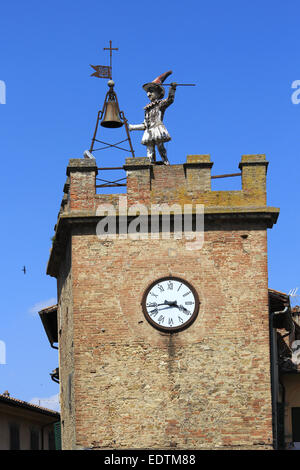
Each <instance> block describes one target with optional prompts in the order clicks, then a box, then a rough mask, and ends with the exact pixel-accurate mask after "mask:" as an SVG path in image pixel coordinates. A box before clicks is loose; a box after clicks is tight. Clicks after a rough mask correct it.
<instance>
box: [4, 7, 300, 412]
mask: <svg viewBox="0 0 300 470" xmlns="http://www.w3.org/2000/svg"><path fill="white" fill-rule="evenodd" d="M299 17H300V4H299V2H298V1H297V0H286V1H285V2H282V1H281V0H280V1H279V0H254V1H251V2H249V1H246V0H228V1H226V2H225V1H224V0H217V1H213V0H212V1H210V2H207V1H202V0H186V1H185V2H182V1H179V0H173V1H172V2H168V1H166V2H161V1H157V0H152V1H151V2H141V1H137V0H131V1H129V2H124V1H119V0H116V1H115V2H104V1H102V2H100V1H95V0H84V1H82V0H76V2H74V1H69V0H61V1H57V0H53V1H52V2H41V1H36V0H28V1H27V2H24V1H21V0H19V1H15V0H12V1H11V2H3V3H2V5H1V12H0V58H1V60H0V80H2V81H4V82H5V84H6V92H7V94H6V104H0V158H1V160H0V161H1V185H0V192H1V200H2V215H1V226H2V230H1V245H0V246H1V248H0V249H1V266H2V272H1V288H2V302H1V327H0V340H1V341H4V342H5V344H6V356H7V357H6V360H7V363H6V364H5V365H4V364H3V365H1V364H0V393H2V392H3V391H4V390H6V389H8V390H9V392H10V393H11V395H12V396H14V397H17V398H20V399H23V400H28V401H29V400H32V399H33V398H39V399H41V400H42V403H43V404H45V402H44V401H43V399H46V398H49V397H53V396H55V395H56V394H57V393H58V385H57V384H55V383H54V382H52V381H51V379H50V376H49V373H50V372H51V371H52V369H54V368H55V367H57V365H58V357H57V352H56V351H55V350H53V349H51V348H50V346H49V343H48V340H47V338H46V335H45V333H44V330H43V328H42V324H41V321H40V319H39V317H38V315H37V314H36V313H34V311H36V310H37V309H38V308H39V307H38V306H47V305H50V304H51V303H52V302H55V298H56V281H55V279H53V278H50V277H49V276H47V275H46V265H47V261H48V255H49V249H50V246H51V241H50V239H51V237H52V236H53V233H54V232H53V228H54V225H55V223H56V219H57V214H58V210H59V206H60V203H61V198H62V196H63V185H64V182H65V178H66V174H65V171H66V166H67V164H68V160H69V159H70V158H72V157H73V158H74V157H81V156H82V153H83V151H84V150H85V149H86V148H89V145H90V140H91V137H92V133H93V130H94V126H95V120H96V115H97V112H98V109H99V107H102V104H103V100H104V95H105V93H106V91H107V85H106V80H103V79H96V78H91V77H90V74H91V73H92V69H91V68H90V66H89V64H101V65H105V64H108V61H109V56H108V53H107V52H104V51H103V47H107V46H108V43H109V40H110V39H111V40H112V41H113V46H115V47H118V48H119V51H118V52H116V53H114V56H113V78H114V80H115V82H116V91H117V94H118V99H119V103H120V107H121V109H122V110H123V111H124V112H125V115H126V117H127V119H128V120H129V122H130V123H139V122H142V120H143V106H144V105H145V104H146V103H147V101H148V100H147V98H146V95H145V92H144V91H143V90H142V88H141V85H142V84H143V83H145V82H148V81H152V80H153V79H154V78H155V77H156V76H158V75H160V74H161V73H163V72H165V71H167V70H169V69H171V70H173V75H172V76H171V77H170V78H171V80H174V81H177V82H187V83H196V84H197V86H196V87H190V88H183V87H182V88H178V89H177V94H176V100H175V103H174V104H173V105H172V106H171V107H170V108H169V109H168V110H167V112H166V116H165V123H166V125H167V128H168V130H169V132H170V134H171V136H172V141H171V142H170V143H169V144H168V155H169V159H170V161H171V163H182V162H183V161H185V158H186V155H187V154H197V153H199V154H205V153H209V154H210V155H211V159H212V161H214V167H213V171H212V173H213V174H222V173H235V172H237V171H238V163H239V161H240V158H241V155H242V154H251V153H265V154H266V156H267V160H268V161H269V162H270V164H269V169H268V204H269V205H270V206H275V207H280V209H281V213H280V216H279V220H278V223H277V224H276V225H275V226H274V228H273V229H272V230H270V231H269V232H268V243H269V287H271V288H273V289H277V290H281V291H284V292H288V291H289V290H290V289H291V288H293V287H298V286H299V287H300V276H299V273H298V264H299V261H298V260H299V243H298V239H299V234H298V230H299V229H300V224H299V194H298V193H299V189H298V188H299V183H298V181H299V173H300V164H299V158H300V104H299V105H295V104H293V103H292V101H291V95H292V92H293V91H294V90H292V88H291V85H292V82H293V81H294V80H299V79H300V53H299V45H300V30H299ZM141 136H142V134H141V133H138V132H136V133H134V134H132V139H133V145H134V148H135V152H136V156H144V154H145V148H144V147H143V146H142V145H141V144H140V140H141ZM96 158H97V163H98V166H101V165H105V166H111V165H112V164H114V165H117V166H119V165H122V164H123V163H124V155H123V154H122V153H119V152H118V151H114V150H112V151H111V152H109V153H107V154H105V153H102V154H101V152H98V154H97V155H96ZM120 177H121V176H120ZM237 180H238V179H237V178H236V179H232V180H229V179H226V180H222V181H219V182H215V183H214V187H213V189H229V188H232V189H239V184H240V183H239V181H237ZM23 265H26V267H27V270H28V271H27V274H26V275H24V274H23V272H22V267H23ZM50 405H51V404H50V402H49V403H48V405H47V406H49V407H50Z"/></svg>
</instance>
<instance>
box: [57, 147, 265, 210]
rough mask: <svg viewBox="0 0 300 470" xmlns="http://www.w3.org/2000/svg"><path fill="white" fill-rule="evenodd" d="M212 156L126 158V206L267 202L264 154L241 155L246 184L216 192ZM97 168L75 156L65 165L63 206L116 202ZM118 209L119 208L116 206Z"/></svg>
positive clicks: (259, 205) (254, 204) (257, 204)
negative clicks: (100, 183) (100, 187)
mask: <svg viewBox="0 0 300 470" xmlns="http://www.w3.org/2000/svg"><path fill="white" fill-rule="evenodd" d="M212 166H213V162H211V161H210V156H209V155H188V156H187V161H186V163H183V164H180V165H170V166H168V167H166V166H163V165H152V164H150V163H149V160H148V159H147V158H146V157H143V158H128V159H126V163H125V165H124V166H123V168H124V170H126V172H127V200H128V206H130V205H133V204H138V203H139V204H144V205H146V206H150V205H151V204H162V203H176V204H181V205H182V206H183V205H184V204H191V203H192V204H204V205H205V208H206V210H209V208H213V207H214V208H217V207H218V208H221V207H222V208H224V210H225V208H227V210H234V208H242V207H248V208H250V207H252V208H255V207H256V208H262V207H266V174H267V168H268V162H267V161H266V157H265V155H243V156H242V158H241V162H240V163H239V168H240V170H241V181H242V189H241V190H235V191H212V190H211V168H212ZM97 174H98V168H97V165H96V161H95V160H88V159H71V160H70V161H69V165H68V168H67V175H68V185H67V187H68V189H69V193H68V201H69V203H68V204H67V205H64V211H67V212H70V211H71V212H72V211H83V212H86V211H90V210H91V211H93V210H94V211H96V209H97V206H98V205H99V204H102V203H104V202H107V203H112V204H114V203H117V201H118V196H119V195H117V194H96V176H97ZM116 208H117V207H116Z"/></svg>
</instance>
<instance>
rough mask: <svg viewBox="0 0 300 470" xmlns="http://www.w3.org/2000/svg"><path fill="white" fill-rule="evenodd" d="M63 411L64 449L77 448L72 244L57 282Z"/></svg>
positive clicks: (68, 248) (67, 249)
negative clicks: (74, 388)
mask: <svg viewBox="0 0 300 470" xmlns="http://www.w3.org/2000/svg"><path fill="white" fill-rule="evenodd" d="M57 291H58V312H57V319H58V341H59V381H60V408H61V417H62V419H61V426H62V446H63V448H68V447H71V448H73V447H74V445H75V419H74V418H75V416H74V393H73V377H74V370H75V367H74V355H73V297H72V292H73V289H72V270H71V241H69V243H68V245H67V247H66V250H65V257H64V259H63V262H62V263H61V265H60V273H59V275H58V282H57Z"/></svg>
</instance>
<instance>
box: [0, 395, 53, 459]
mask: <svg viewBox="0 0 300 470" xmlns="http://www.w3.org/2000/svg"><path fill="white" fill-rule="evenodd" d="M59 421H60V414H59V413H58V412H56V411H53V410H48V409H47V408H43V407H41V406H37V405H33V404H31V403H28V402H25V401H23V400H18V399H16V398H13V397H10V395H9V394H8V393H4V394H2V395H0V450H57V449H58V448H59V447H60V443H59V442H58V439H57V436H56V435H55V431H56V429H55V426H56V427H59Z"/></svg>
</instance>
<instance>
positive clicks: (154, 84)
mask: <svg viewBox="0 0 300 470" xmlns="http://www.w3.org/2000/svg"><path fill="white" fill-rule="evenodd" d="M171 73H172V70H169V71H168V72H165V73H162V74H161V75H159V76H158V77H156V78H155V79H154V80H153V82H150V83H145V85H143V88H144V90H145V91H148V90H149V89H150V88H154V87H155V88H156V89H157V90H158V91H159V92H160V98H163V96H164V94H165V89H164V87H163V86H162V83H163V82H164V81H165V79H166V78H167V77H169V75H171Z"/></svg>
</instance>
